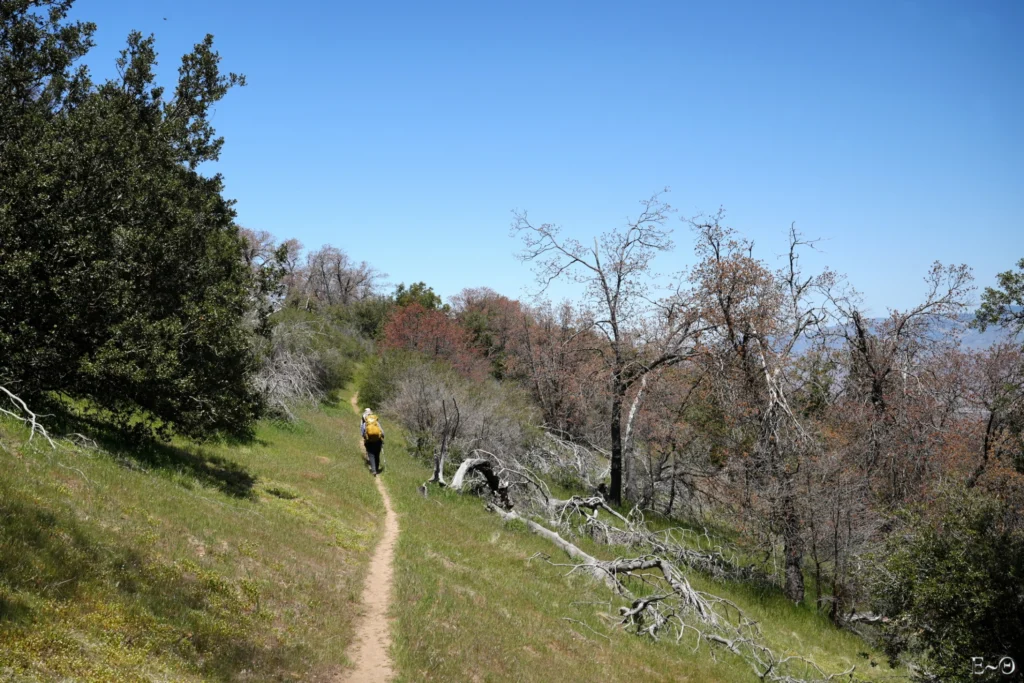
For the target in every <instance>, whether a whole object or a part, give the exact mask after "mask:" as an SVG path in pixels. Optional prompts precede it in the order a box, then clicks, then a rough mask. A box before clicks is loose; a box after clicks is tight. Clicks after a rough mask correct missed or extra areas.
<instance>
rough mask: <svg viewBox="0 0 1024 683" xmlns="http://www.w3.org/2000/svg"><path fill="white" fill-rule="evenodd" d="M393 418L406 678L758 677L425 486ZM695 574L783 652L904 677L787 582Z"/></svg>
mask: <svg viewBox="0 0 1024 683" xmlns="http://www.w3.org/2000/svg"><path fill="white" fill-rule="evenodd" d="M388 428H389V429H390V430H394V431H395V432H396V433H395V434H394V435H392V433H391V432H390V431H389V445H388V447H387V448H388V449H389V450H390V452H389V453H388V454H387V455H386V463H387V470H386V471H385V473H384V479H385V484H386V485H387V486H388V490H389V492H390V493H391V497H392V500H393V501H394V502H395V506H396V509H397V511H398V513H399V515H400V524H401V534H400V538H399V545H398V552H397V557H396V562H397V566H396V581H397V596H396V597H397V600H396V603H395V606H394V608H393V609H394V616H395V617H396V618H397V619H396V623H397V627H396V643H395V655H396V658H397V662H398V667H399V670H400V672H401V680H402V681H408V682H410V683H411V682H412V681H452V680H459V681H538V682H541V681H556V680H557V681H589V682H592V681H723V682H734V681H756V680H757V678H756V677H755V676H754V675H753V674H752V673H751V670H750V669H749V668H748V667H747V665H746V664H745V663H743V662H741V661H739V660H738V659H737V658H736V657H734V656H732V655H730V654H728V653H724V652H723V651H722V650H720V649H719V650H716V651H715V654H714V657H713V656H712V655H711V653H710V652H709V650H708V648H707V647H706V646H702V647H700V648H698V649H697V650H696V651H694V643H693V642H692V640H691V641H689V642H687V641H684V642H683V643H682V644H676V643H674V642H671V641H667V640H664V639H663V640H661V641H659V642H652V641H650V640H648V639H644V638H639V637H637V636H635V635H632V634H629V633H625V632H623V631H621V630H619V629H617V628H616V627H615V626H614V624H615V622H616V620H615V618H614V617H615V615H616V614H617V611H616V610H617V606H618V603H610V602H609V594H608V592H607V591H606V590H604V589H603V588H601V587H598V586H595V585H594V584H593V583H592V582H590V581H588V580H586V579H585V578H583V577H578V576H567V575H566V573H567V571H568V570H567V569H566V568H564V567H562V568H560V567H554V566H551V565H550V564H548V563H546V562H544V561H543V560H542V559H531V558H534V556H535V555H536V554H538V553H542V554H546V555H550V556H551V560H552V562H556V563H566V562H568V561H569V560H568V559H567V558H566V557H564V556H562V555H560V553H559V552H558V551H556V549H555V548H554V547H553V546H551V545H550V544H548V543H547V542H546V541H544V540H543V539H540V538H538V537H536V536H533V535H531V534H530V533H529V532H528V531H527V530H526V529H525V526H524V525H522V524H515V523H513V524H506V523H504V522H502V521H501V520H500V519H498V518H497V517H496V516H495V515H493V514H491V513H489V512H487V511H486V510H485V509H484V505H483V501H482V500H481V499H479V498H475V497H472V496H468V495H459V494H455V493H452V492H449V491H444V490H439V489H437V488H432V489H431V490H430V494H429V497H427V498H424V497H423V496H421V495H420V494H419V493H418V491H417V487H418V486H419V485H420V484H422V483H423V482H424V481H425V480H426V479H427V478H429V475H430V472H429V470H428V468H427V467H426V466H425V464H422V463H420V462H417V461H414V460H413V459H412V458H411V457H409V456H408V455H407V454H406V453H404V452H402V450H401V447H400V440H399V439H397V438H394V437H395V436H398V434H397V431H398V430H395V428H394V427H393V426H391V425H389V426H388ZM578 544H579V545H580V546H581V547H582V548H583V549H584V550H586V551H587V552H590V553H591V554H593V555H597V556H601V557H606V558H609V559H610V558H613V557H615V556H628V555H631V554H633V553H631V552H630V551H628V550H626V549H621V548H619V549H616V548H608V547H601V546H597V545H595V544H593V543H591V542H588V540H586V539H584V540H581V541H578ZM690 579H691V581H692V583H693V584H694V586H695V587H696V588H698V589H702V590H706V591H709V592H712V593H715V594H718V595H721V596H722V597H726V598H728V599H731V600H733V601H734V602H736V603H737V604H738V605H740V607H741V608H743V609H744V610H745V611H746V612H747V614H748V615H749V616H751V617H753V618H755V619H757V620H758V621H760V623H761V625H762V628H763V631H764V634H765V637H766V640H767V643H768V644H769V645H770V646H771V647H772V648H773V649H774V650H775V651H776V652H779V653H786V654H795V653H799V654H803V655H806V656H809V657H810V658H812V659H813V660H814V661H815V662H817V663H818V664H819V665H820V666H821V667H822V668H824V669H825V670H826V671H827V672H829V673H831V672H839V671H844V670H846V669H848V668H850V667H851V666H854V665H856V667H857V668H856V675H857V678H858V679H866V680H892V679H893V677H894V676H895V677H896V678H902V676H900V675H899V674H900V672H894V671H892V670H891V669H889V667H888V666H887V665H886V664H885V659H884V657H883V656H882V655H881V654H879V653H877V652H874V651H872V650H871V649H870V648H869V647H867V645H866V644H865V643H864V641H863V640H861V639H860V638H858V637H857V636H855V635H853V634H851V633H848V632H843V631H840V630H837V629H836V628H834V627H833V626H832V625H831V624H830V623H829V621H828V619H826V618H825V617H823V616H821V615H819V614H816V613H815V612H814V611H813V610H811V609H808V608H806V607H803V606H801V607H797V606H794V605H792V604H791V603H789V602H788V601H787V600H786V599H785V598H784V596H782V595H781V594H780V593H779V592H778V591H775V590H767V591H765V590H757V589H755V588H753V587H748V586H744V585H738V584H734V583H729V584H722V583H717V582H713V581H710V580H708V579H706V578H704V577H702V576H700V575H699V574H696V573H691V575H690ZM567 619H572V620H575V621H568V620H567ZM859 653H867V654H868V658H864V657H863V656H862V655H860V654H859ZM872 661H874V662H876V663H877V666H875V667H872V666H871V662H872ZM846 680H848V679H846Z"/></svg>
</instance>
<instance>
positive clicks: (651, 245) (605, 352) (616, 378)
mask: <svg viewBox="0 0 1024 683" xmlns="http://www.w3.org/2000/svg"><path fill="white" fill-rule="evenodd" d="M641 205H642V207H643V208H642V210H641V212H640V215H639V216H637V217H636V218H635V219H629V220H627V222H626V225H625V226H624V227H623V228H621V229H617V230H612V231H609V232H606V233H604V234H602V235H601V237H600V238H599V239H598V238H595V239H594V242H593V245H592V246H590V245H584V244H583V243H581V242H579V241H577V240H575V239H572V238H566V237H562V236H561V235H560V228H559V227H558V226H556V225H552V224H550V223H544V224H541V225H534V224H533V223H531V222H530V220H529V219H528V217H527V215H526V213H525V212H516V213H515V214H514V215H515V221H514V222H513V224H512V231H513V233H518V234H520V235H522V237H523V243H524V246H525V248H524V250H523V251H522V252H521V253H520V258H521V260H523V261H531V262H534V263H535V264H536V270H535V274H536V276H537V281H538V284H539V285H540V287H541V292H543V291H546V289H547V288H548V286H549V285H551V283H552V282H554V281H555V280H558V279H569V280H571V281H574V282H579V283H583V284H585V285H586V288H587V289H586V297H587V302H588V304H589V306H590V308H591V309H592V311H593V319H592V320H591V321H589V327H590V328H592V329H594V330H596V331H597V332H598V333H599V335H600V337H601V339H602V342H603V343H602V345H600V346H598V347H597V348H594V349H591V352H592V353H595V354H597V355H598V356H599V357H600V358H601V359H602V360H603V362H604V364H605V367H606V370H607V373H608V384H609V393H610V397H611V410H610V416H609V435H610V443H611V487H610V489H609V498H610V500H612V501H613V502H614V503H616V504H617V503H620V502H621V501H622V484H623V476H622V475H623V452H624V435H623V408H624V406H625V403H626V397H627V395H628V394H629V391H630V389H631V387H633V385H634V384H636V383H637V382H640V381H642V380H643V378H644V377H645V376H646V375H647V374H648V373H650V372H653V371H655V370H657V369H659V368H661V367H663V366H668V365H673V364H676V363H680V362H683V361H684V360H686V359H687V358H690V357H691V356H692V354H693V347H694V345H695V341H696V338H697V337H698V336H699V332H700V324H699V320H698V319H697V318H696V316H694V314H693V313H694V311H693V309H691V308H690V307H689V306H688V305H687V302H686V301H685V300H684V299H683V298H682V297H680V296H678V292H677V293H676V295H673V296H670V297H666V298H663V299H661V300H658V301H655V300H654V299H652V297H651V296H650V289H651V287H652V285H653V284H654V283H653V276H652V273H651V264H652V261H653V260H654V258H655V256H657V254H658V253H661V252H666V251H670V250H671V249H672V246H673V245H672V240H671V239H670V232H671V231H670V230H669V229H668V228H666V227H665V222H666V221H667V220H668V215H669V213H670V211H671V209H670V207H669V206H668V205H667V204H665V203H663V202H662V201H661V199H660V194H655V195H654V196H652V197H651V198H650V199H647V200H644V201H642V202H641ZM641 393H642V392H640V393H638V396H640V395H641Z"/></svg>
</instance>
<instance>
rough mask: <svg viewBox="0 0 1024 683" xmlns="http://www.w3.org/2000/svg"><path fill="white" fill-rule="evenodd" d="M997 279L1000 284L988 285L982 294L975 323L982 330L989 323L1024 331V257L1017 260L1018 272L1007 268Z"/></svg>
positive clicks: (1015, 330)
mask: <svg viewBox="0 0 1024 683" xmlns="http://www.w3.org/2000/svg"><path fill="white" fill-rule="evenodd" d="M996 279H997V280H998V281H999V286H998V287H997V288H993V287H986V288H985V292H984V294H982V295H981V308H979V309H978V311H977V313H976V314H975V324H976V325H977V326H978V327H979V328H981V329H982V330H984V329H985V328H986V327H987V326H988V325H1000V326H1002V327H1006V328H1009V329H1010V330H1012V331H1013V332H1014V334H1020V333H1021V332H1022V331H1024V259H1021V260H1020V261H1018V262H1017V271H1016V272H1014V271H1012V270H1007V271H1005V272H1002V273H999V275H997V276H996Z"/></svg>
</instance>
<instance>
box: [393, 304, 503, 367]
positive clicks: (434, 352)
mask: <svg viewBox="0 0 1024 683" xmlns="http://www.w3.org/2000/svg"><path fill="white" fill-rule="evenodd" d="M384 348H387V349H404V350H406V351H417V352H419V353H422V354H424V355H426V356H429V357H431V358H436V359H438V360H443V361H447V362H448V363H451V365H452V366H453V367H454V368H455V369H456V370H458V371H459V372H460V373H461V374H463V375H464V376H466V377H469V378H471V379H483V378H484V377H485V376H486V375H487V365H486V362H485V361H484V360H483V359H482V358H481V357H480V356H479V355H478V354H477V353H476V352H474V350H473V348H472V347H471V345H470V338H469V334H468V333H467V332H466V330H465V329H463V328H462V327H461V326H460V325H459V324H458V323H457V322H456V321H455V320H453V319H451V318H450V317H448V315H447V314H445V313H444V312H442V311H437V310H434V311H431V310H427V309H426V308H424V307H423V306H420V305H419V304H411V305H409V306H404V307H402V308H399V309H397V310H396V311H395V312H394V314H392V316H391V318H390V320H388V322H387V325H385V326H384Z"/></svg>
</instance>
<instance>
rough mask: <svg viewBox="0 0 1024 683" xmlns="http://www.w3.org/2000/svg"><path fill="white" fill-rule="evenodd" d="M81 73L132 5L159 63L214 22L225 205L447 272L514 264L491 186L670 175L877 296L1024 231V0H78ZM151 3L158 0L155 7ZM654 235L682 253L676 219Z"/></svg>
mask: <svg viewBox="0 0 1024 683" xmlns="http://www.w3.org/2000/svg"><path fill="white" fill-rule="evenodd" d="M75 16H77V17H80V18H84V19H89V20H92V21H95V22H96V23H97V24H98V25H99V31H98V35H97V42H98V45H97V47H96V49H95V50H94V51H93V52H92V53H91V55H90V57H89V58H88V60H87V61H88V63H89V64H90V66H91V68H92V69H93V72H94V74H95V75H96V76H97V77H103V76H108V75H110V74H111V73H112V67H113V60H114V58H115V56H116V54H117V51H118V50H119V49H120V48H121V46H122V45H123V42H124V38H125V36H126V35H127V33H128V31H130V30H131V29H139V30H141V31H143V32H144V33H150V32H152V33H155V34H156V37H157V47H158V50H159V51H160V54H161V65H160V67H161V68H160V73H161V75H162V77H163V78H164V80H165V81H166V82H167V84H170V80H171V79H172V78H173V76H174V73H175V70H176V68H177V65H178V61H179V59H180V56H181V54H182V53H184V52H186V51H187V50H188V49H189V48H190V46H191V45H192V44H193V43H195V42H197V41H199V40H200V39H201V38H202V37H203V35H205V34H206V33H207V32H209V33H213V34H214V36H215V37H216V43H217V46H218V49H219V50H220V52H221V54H222V56H223V57H224V62H223V65H224V67H225V68H226V69H230V70H234V71H239V72H243V73H245V74H246V75H247V77H248V80H249V85H248V86H247V87H246V88H243V89H240V90H236V91H234V92H232V93H231V94H229V96H228V98H227V99H226V100H225V101H224V102H223V103H221V105H220V106H219V107H218V109H217V113H216V117H215V125H216V126H217V128H218V131H219V132H220V133H221V134H223V135H224V136H225V137H226V138H227V144H226V146H225V149H224V153H223V155H222V158H221V161H220V162H219V163H218V164H217V170H219V171H220V172H222V173H223V174H224V176H225V178H226V182H227V191H228V195H229V196H231V197H233V198H235V199H237V201H238V205H237V209H238V214H239V221H240V222H241V223H242V224H243V225H246V226H248V227H251V228H254V229H261V230H269V231H270V232H272V233H274V234H276V235H278V236H279V237H297V238H299V239H300V240H301V241H302V242H303V243H304V244H305V245H307V246H308V247H316V246H319V245H321V244H324V243H332V244H335V245H338V246H341V247H343V248H345V249H346V250H347V251H349V253H351V254H352V255H353V256H355V257H356V258H358V259H365V260H367V261H369V262H371V263H372V264H374V265H375V266H377V267H378V268H380V269H381V270H383V271H385V272H387V273H389V275H390V276H391V280H392V281H393V282H395V283H397V282H399V281H405V282H411V281H416V280H423V281H426V282H427V283H428V284H430V285H432V286H433V287H434V288H435V290H437V291H438V292H439V293H441V294H442V295H443V296H445V297H447V296H450V295H451V294H454V293H455V292H457V291H458V290H460V289H461V288H463V287H466V286H481V285H487V286H490V287H492V288H494V289H497V290H499V291H501V292H503V293H505V294H508V295H510V296H521V295H523V294H524V293H525V292H527V291H529V290H530V288H531V283H532V278H531V274H530V271H529V268H528V267H527V266H525V265H523V264H520V263H519V262H518V261H516V260H515V258H514V257H513V253H514V252H515V251H516V250H517V248H518V244H517V242H516V241H515V240H514V239H513V238H511V237H509V232H508V230H509V223H510V220H511V210H512V209H515V208H519V209H527V210H529V212H530V215H531V217H533V218H535V219H537V220H538V221H542V222H554V223H559V224H561V225H562V226H563V227H564V229H565V230H566V231H567V232H568V233H570V234H573V235H575V236H578V237H581V238H587V237H589V236H591V235H594V234H597V233H599V232H601V231H603V230H606V229H609V228H612V227H616V226H618V225H621V224H622V222H623V220H624V218H625V217H626V216H627V215H630V214H635V211H636V207H637V203H636V202H637V201H638V200H639V199H641V198H643V197H645V196H648V195H650V194H651V193H652V192H654V191H656V190H658V189H660V188H662V187H665V186H668V187H671V190H672V191H671V193H670V194H669V195H668V199H669V201H670V203H671V204H673V205H674V206H675V207H677V208H678V209H679V214H678V215H679V216H684V215H694V214H696V213H698V212H712V211H715V210H716V209H717V208H718V207H719V206H723V207H725V209H726V210H727V219H728V220H727V222H728V223H729V224H730V225H731V226H733V227H735V228H736V229H738V230H740V231H741V232H742V233H744V234H745V235H746V236H748V237H750V238H751V239H753V240H755V243H756V245H757V248H758V251H759V252H760V253H761V255H762V256H764V257H767V258H768V259H770V260H774V258H775V256H776V255H777V254H778V253H780V252H781V251H782V249H783V248H784V246H785V232H786V230H787V228H788V226H789V224H790V222H792V221H796V223H797V227H798V228H799V229H801V230H802V231H803V232H805V233H806V234H807V235H809V236H813V237H819V238H822V239H823V242H822V243H821V249H822V253H820V254H816V255H815V256H814V257H813V258H809V259H808V264H809V265H821V264H828V265H829V266H831V267H832V268H834V269H835V270H838V271H840V272H843V273H846V274H847V275H848V277H849V279H850V281H851V282H852V283H853V284H854V286H856V287H857V288H858V289H859V290H860V291H861V292H863V293H864V295H865V300H866V302H867V304H868V305H869V306H870V308H871V309H872V311H873V312H875V313H881V312H884V310H885V308H886V307H906V306H909V305H912V304H913V303H914V302H915V301H916V300H917V299H918V297H919V296H920V294H921V293H922V288H923V284H922V280H921V278H922V277H923V276H924V274H925V272H926V271H927V268H928V266H929V264H930V263H931V262H932V261H934V260H941V261H943V262H957V263H960V262H964V263H967V264H969V265H971V266H972V267H973V268H974V269H975V274H976V276H977V279H978V284H979V285H980V286H985V285H989V284H992V282H993V280H994V275H995V273H997V272H999V271H1002V270H1007V269H1009V268H1010V267H1011V266H1012V265H1013V264H1014V263H1015V262H1016V261H1017V260H1018V259H1019V258H1021V257H1024V218H1022V217H1024V124H1022V122H1024V41H1022V40H1021V39H1020V36H1021V35H1022V33H1024V3H1020V2H1016V1H1012V0H1011V1H1007V2H989V1H986V0H979V1H978V2H940V1H938V0H936V1H921V2H898V1H891V2H851V3H833V2H806V3H788V2H722V3H706V2H704V3H696V2H661V3H645V2H629V3H626V2H618V3H604V2H578V3H556V2H537V3H533V2H515V3H499V2H473V3H449V2H431V3H412V2H409V3H394V2H392V3H385V2H374V3H351V2H319V1H318V2H308V1H307V2H301V3H298V2H297V3H293V4H287V3H281V2H274V3H271V2H264V1H262V0H256V1H249V2H229V1H227V0H173V1H170V0H147V1H146V2H137V1H129V0H78V2H77V4H76V6H75ZM165 17H166V19H165ZM676 242H677V247H676V250H675V252H674V253H673V254H671V255H667V256H665V257H662V258H661V259H660V260H659V264H658V269H659V270H661V271H664V272H671V271H675V270H679V269H682V268H684V267H686V266H687V265H688V264H689V263H691V262H692V251H691V243H690V239H689V235H688V233H687V230H686V228H685V226H684V225H683V224H682V223H677V224H676Z"/></svg>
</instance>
